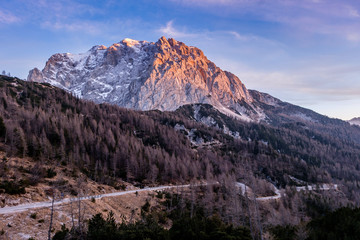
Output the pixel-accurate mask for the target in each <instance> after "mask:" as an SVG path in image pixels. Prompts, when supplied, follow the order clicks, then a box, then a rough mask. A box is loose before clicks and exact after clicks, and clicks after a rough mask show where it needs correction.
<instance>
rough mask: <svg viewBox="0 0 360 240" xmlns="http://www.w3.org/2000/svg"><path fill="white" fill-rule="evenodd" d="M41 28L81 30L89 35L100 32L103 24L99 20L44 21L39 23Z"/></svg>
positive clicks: (69, 30)
mask: <svg viewBox="0 0 360 240" xmlns="http://www.w3.org/2000/svg"><path fill="white" fill-rule="evenodd" d="M41 26H42V27H43V28H46V29H49V30H52V31H58V30H64V31H68V32H82V33H87V34H91V35H96V34H100V33H102V32H103V30H104V27H106V26H105V24H103V23H99V22H87V21H77V22H71V23H67V22H61V21H57V22H51V21H46V22H44V23H43V24H41Z"/></svg>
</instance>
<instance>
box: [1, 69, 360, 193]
mask: <svg viewBox="0 0 360 240" xmlns="http://www.w3.org/2000/svg"><path fill="white" fill-rule="evenodd" d="M198 112H199V114H200V115H202V116H205V117H212V118H213V119H214V121H215V123H216V124H212V125H211V124H204V123H203V122H202V121H201V120H199V119H195V118H194V116H193V115H194V106H193V105H188V106H184V107H182V108H180V109H179V110H178V111H176V112H160V111H149V112H139V111H133V110H129V109H124V108H120V107H117V106H113V105H109V104H100V105H98V104H95V103H93V102H90V101H84V100H80V99H78V98H76V97H74V96H72V95H71V94H69V93H67V92H65V91H63V90H61V89H58V88H55V87H53V86H50V85H48V84H40V83H34V82H24V81H21V80H19V79H16V78H10V77H6V76H1V79H0V114H1V119H0V137H1V142H2V144H1V148H2V150H4V151H6V152H7V154H8V155H9V156H11V155H18V156H30V157H32V158H34V159H36V160H37V161H50V162H53V164H66V165H70V166H74V167H76V168H79V169H80V170H81V171H83V172H84V173H86V174H87V175H88V176H89V177H90V178H92V179H94V180H96V181H100V182H103V183H107V184H110V185H111V184H113V183H114V181H116V179H117V178H121V179H123V180H125V181H129V182H134V183H141V184H150V183H154V184H155V183H156V184H159V183H171V182H173V183H174V182H188V181H190V180H195V179H196V180H201V179H204V180H209V179H223V178H224V177H225V176H226V178H229V179H233V180H234V181H235V180H240V179H243V180H244V179H245V180H246V181H248V179H250V177H256V178H263V179H267V181H271V182H273V183H275V184H277V185H279V186H283V187H284V186H286V185H289V184H295V183H294V182H293V181H291V177H295V178H297V179H300V180H302V181H305V182H311V183H323V182H334V181H336V182H339V183H343V184H344V185H345V186H346V188H345V191H346V193H347V195H348V197H349V198H350V199H352V200H356V199H357V197H358V192H359V190H358V188H357V184H358V182H359V180H360V164H359V163H360V162H359V159H360V148H359V145H358V144H356V143H355V142H352V141H348V142H345V141H343V140H342V139H341V138H333V137H331V136H329V135H327V134H326V133H324V132H321V131H315V130H312V129H310V128H308V127H306V126H304V125H303V124H301V123H298V124H290V125H285V126H277V127H272V126H270V125H267V124H256V123H246V122H242V121H238V120H236V119H233V118H230V117H228V116H225V115H224V114H221V113H219V112H218V111H216V110H214V109H213V108H212V107H211V106H210V105H201V109H200V110H199V111H198ZM224 126H225V127H224ZM224 128H226V129H228V130H231V131H232V133H235V132H237V136H235V137H233V135H232V134H230V133H229V131H225V133H224Z"/></svg>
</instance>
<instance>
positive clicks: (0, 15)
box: [0, 9, 20, 24]
mask: <svg viewBox="0 0 360 240" xmlns="http://www.w3.org/2000/svg"><path fill="white" fill-rule="evenodd" d="M19 21H20V18H18V17H16V16H15V15H13V14H11V13H9V12H4V11H2V10H1V9H0V23H5V24H11V23H16V22H19Z"/></svg>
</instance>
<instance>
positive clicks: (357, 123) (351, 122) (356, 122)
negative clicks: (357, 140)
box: [348, 117, 360, 126]
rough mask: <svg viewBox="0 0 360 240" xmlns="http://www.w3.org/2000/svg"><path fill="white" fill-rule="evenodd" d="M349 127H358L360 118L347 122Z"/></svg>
mask: <svg viewBox="0 0 360 240" xmlns="http://www.w3.org/2000/svg"><path fill="white" fill-rule="evenodd" d="M348 122H349V123H350V124H351V125H358V126H360V117H358V118H353V119H351V120H349V121H348Z"/></svg>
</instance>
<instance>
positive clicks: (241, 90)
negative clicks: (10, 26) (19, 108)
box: [28, 37, 263, 120]
mask: <svg viewBox="0 0 360 240" xmlns="http://www.w3.org/2000/svg"><path fill="white" fill-rule="evenodd" d="M28 80H29V81H37V82H42V81H44V82H48V83H50V84H52V85H55V86H57V87H61V88H64V89H66V90H68V91H71V92H72V93H73V94H75V95H77V96H79V97H81V98H85V99H89V100H93V101H95V102H99V103H101V102H108V103H112V104H117V105H120V106H123V107H128V108H134V109H140V110H151V109H159V110H170V111H172V110H176V109H177V108H178V107H180V106H182V105H185V104H192V103H209V104H211V105H213V106H215V107H216V108H218V109H219V110H221V111H222V112H227V113H228V114H233V115H235V116H237V117H240V118H243V119H246V120H259V119H261V118H263V115H262V112H261V110H260V109H257V108H256V107H255V106H254V105H253V104H252V102H253V99H252V97H251V95H250V94H249V92H248V90H247V89H246V87H245V86H244V84H243V83H242V82H241V81H240V79H239V78H238V77H236V76H235V75H233V74H232V73H230V72H226V71H223V70H221V69H220V68H219V67H217V66H216V65H215V64H214V63H213V62H211V61H210V60H208V59H207V58H206V56H205V55H204V53H203V52H202V51H201V50H200V49H198V48H196V47H190V46H187V45H186V44H184V43H183V42H180V41H177V40H175V39H172V38H169V39H167V38H165V37H161V38H160V39H159V40H158V41H157V42H156V43H149V42H146V41H137V40H133V39H128V38H126V39H124V40H122V41H120V42H119V43H115V44H113V45H111V46H110V47H105V46H103V45H97V46H94V47H93V48H91V49H90V50H89V51H88V52H86V53H80V54H71V53H64V54H54V55H53V56H51V57H50V58H49V60H48V61H47V63H46V65H45V67H44V69H43V70H42V71H40V70H38V69H33V70H31V71H30V72H29V76H28Z"/></svg>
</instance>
